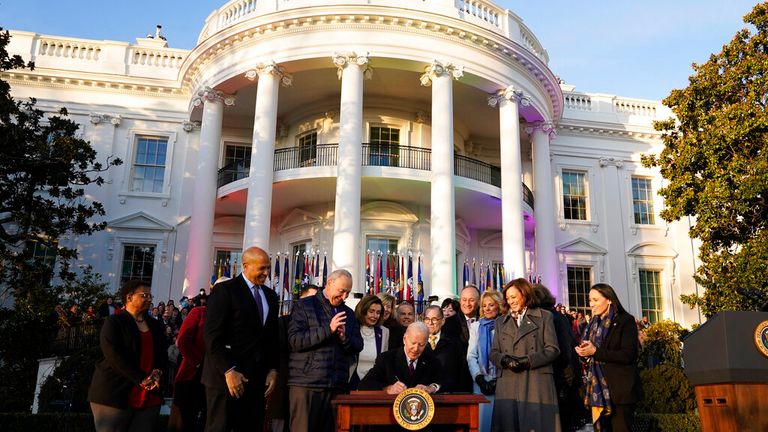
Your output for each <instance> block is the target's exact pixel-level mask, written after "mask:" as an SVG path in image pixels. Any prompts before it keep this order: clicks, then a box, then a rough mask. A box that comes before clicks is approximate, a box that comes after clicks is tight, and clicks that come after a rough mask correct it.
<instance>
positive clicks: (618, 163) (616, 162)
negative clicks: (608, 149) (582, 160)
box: [597, 157, 624, 168]
mask: <svg viewBox="0 0 768 432" xmlns="http://www.w3.org/2000/svg"><path fill="white" fill-rule="evenodd" d="M597 163H598V164H599V165H600V168H605V167H607V166H608V165H613V166H615V167H616V168H622V167H623V166H624V161H623V160H621V159H618V158H614V157H601V158H600V159H598V161H597Z"/></svg>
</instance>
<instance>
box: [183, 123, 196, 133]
mask: <svg viewBox="0 0 768 432" xmlns="http://www.w3.org/2000/svg"><path fill="white" fill-rule="evenodd" d="M181 128H182V129H183V130H184V132H187V133H189V132H192V131H193V130H195V129H200V122H199V121H186V120H185V121H183V122H181Z"/></svg>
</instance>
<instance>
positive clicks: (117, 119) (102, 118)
mask: <svg viewBox="0 0 768 432" xmlns="http://www.w3.org/2000/svg"><path fill="white" fill-rule="evenodd" d="M90 118H91V124H95V125H98V124H101V123H110V124H111V125H112V126H115V127H117V126H120V123H122V121H123V117H121V116H120V114H115V115H112V114H96V113H91V114H90Z"/></svg>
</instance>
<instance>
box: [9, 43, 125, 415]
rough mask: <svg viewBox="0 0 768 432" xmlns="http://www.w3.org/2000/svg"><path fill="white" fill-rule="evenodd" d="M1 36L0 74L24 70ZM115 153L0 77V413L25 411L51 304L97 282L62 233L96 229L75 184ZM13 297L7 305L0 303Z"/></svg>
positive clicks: (96, 291)
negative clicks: (99, 156)
mask: <svg viewBox="0 0 768 432" xmlns="http://www.w3.org/2000/svg"><path fill="white" fill-rule="evenodd" d="M9 40H10V34H9V33H8V32H7V31H5V32H4V31H2V28H0V72H2V71H6V70H11V69H23V68H28V69H33V68H34V64H32V63H31V62H30V63H25V62H24V61H23V60H22V59H21V57H19V56H10V55H9V54H8V51H7V49H6V46H7V45H8V42H9ZM120 163H121V161H120V160H119V159H111V158H108V159H107V161H106V162H105V163H103V164H102V163H100V162H98V161H97V160H96V151H95V150H94V149H93V148H92V147H91V145H90V143H89V142H87V141H85V140H83V139H82V138H80V137H79V135H78V125H77V123H75V122H74V121H72V120H70V119H68V118H67V111H66V109H61V110H60V111H59V113H58V114H57V115H50V116H47V115H46V114H45V113H44V112H43V111H42V110H40V109H38V108H36V101H35V99H30V100H26V101H18V100H15V99H14V98H12V97H11V94H10V85H9V83H8V82H6V81H4V80H2V79H0V401H1V402H0V411H6V410H28V409H29V405H30V403H31V402H32V394H33V390H34V384H35V376H36V372H37V359H39V358H41V357H44V356H47V355H46V354H48V352H47V350H48V349H49V347H50V342H51V340H50V339H51V336H52V333H53V334H55V330H56V327H55V325H56V321H55V316H54V319H53V320H51V318H52V316H51V313H52V312H53V307H54V305H55V304H56V303H59V302H62V303H65V304H66V303H72V302H84V305H85V304H93V303H95V301H96V299H97V298H98V297H103V296H104V295H105V287H106V285H105V284H103V283H101V281H100V280H99V277H98V275H96V274H94V273H92V272H91V270H90V268H85V269H84V270H83V271H81V272H77V273H76V272H74V271H71V269H70V263H71V261H73V260H74V259H75V258H77V250H76V249H74V248H72V247H71V246H70V245H69V244H68V242H67V240H66V238H67V237H68V236H78V235H88V234H92V233H94V232H96V231H98V230H101V229H103V228H104V227H105V223H104V222H93V221H92V219H93V218H95V217H98V216H102V215H104V208H103V206H102V205H101V204H100V203H98V202H95V201H92V200H90V199H88V198H87V196H86V193H85V187H87V186H89V185H92V186H99V185H102V184H103V183H104V179H103V178H102V177H101V175H100V174H101V173H102V172H103V171H105V170H107V169H109V168H110V167H111V166H115V165H119V164H120ZM9 299H12V300H13V306H14V307H13V309H8V308H6V307H5V306H8V305H9V304H10V302H9Z"/></svg>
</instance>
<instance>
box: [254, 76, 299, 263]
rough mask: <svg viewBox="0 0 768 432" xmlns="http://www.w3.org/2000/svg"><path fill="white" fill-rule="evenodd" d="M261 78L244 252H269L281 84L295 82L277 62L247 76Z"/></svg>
mask: <svg viewBox="0 0 768 432" xmlns="http://www.w3.org/2000/svg"><path fill="white" fill-rule="evenodd" d="M257 76H258V78H259V83H258V87H257V88H256V110H255V112H254V116H253V141H252V144H251V168H250V172H249V175H248V200H247V202H246V205H245V233H244V235H243V250H245V249H247V248H249V247H252V246H258V247H260V248H262V249H264V250H269V232H270V226H271V224H270V221H271V217H272V177H273V174H274V168H273V165H274V157H275V156H274V155H275V129H276V127H277V95H278V90H279V88H280V84H281V83H282V84H283V85H284V86H288V85H291V83H292V82H293V81H292V78H291V76H290V75H288V74H286V73H285V71H284V70H283V68H282V67H280V66H278V65H277V64H276V63H275V62H271V63H267V64H261V65H259V66H257V67H256V68H255V69H252V70H249V71H248V72H246V73H245V77H246V78H248V79H249V80H251V81H253V80H255V79H256V77H257Z"/></svg>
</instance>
